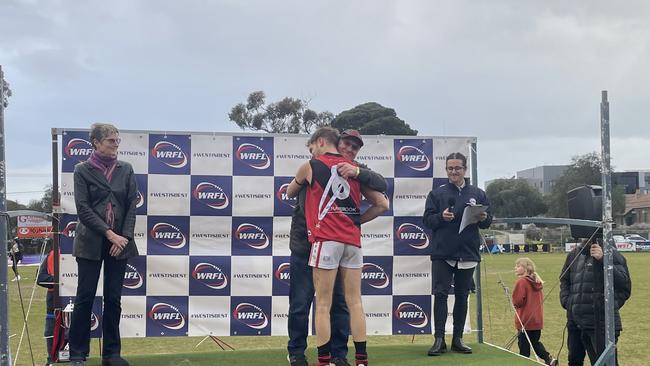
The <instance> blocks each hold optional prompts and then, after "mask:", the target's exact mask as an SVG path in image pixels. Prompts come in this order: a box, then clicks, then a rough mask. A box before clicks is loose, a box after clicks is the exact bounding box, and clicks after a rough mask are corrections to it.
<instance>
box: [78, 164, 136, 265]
mask: <svg viewBox="0 0 650 366" xmlns="http://www.w3.org/2000/svg"><path fill="white" fill-rule="evenodd" d="M137 195H138V187H137V184H136V181H135V175H134V173H133V167H132V166H131V164H129V163H127V162H124V161H119V160H118V161H117V166H116V167H115V170H114V171H113V177H112V179H111V182H110V183H109V182H108V181H107V180H106V177H104V174H103V173H102V172H101V171H100V170H99V169H97V168H95V167H94V166H92V165H91V164H90V163H88V162H83V163H79V164H77V165H76V166H75V168H74V201H75V205H76V206H77V215H78V216H79V222H78V224H77V229H76V233H75V238H74V246H73V251H72V254H73V255H74V256H75V257H79V258H84V259H91V260H100V259H102V253H103V250H104V245H110V244H109V243H108V240H107V239H106V235H105V234H106V231H107V230H108V229H109V226H108V225H107V224H106V205H107V204H108V203H109V202H110V203H111V204H112V205H113V213H114V218H115V220H114V224H113V232H115V233H116V234H118V235H122V236H124V237H126V238H127V239H129V243H128V244H127V245H126V248H124V250H123V251H122V252H121V253H120V254H119V255H118V256H117V259H125V258H130V257H133V256H137V255H138V248H137V247H136V245H135V241H134V240H133V230H134V228H135V205H136V204H137ZM105 242H106V243H105Z"/></svg>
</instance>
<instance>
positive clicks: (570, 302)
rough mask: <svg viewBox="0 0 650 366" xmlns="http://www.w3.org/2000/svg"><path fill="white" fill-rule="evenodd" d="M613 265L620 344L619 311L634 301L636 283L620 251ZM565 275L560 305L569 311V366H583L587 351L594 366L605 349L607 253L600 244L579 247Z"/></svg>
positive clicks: (572, 253)
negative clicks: (604, 252)
mask: <svg viewBox="0 0 650 366" xmlns="http://www.w3.org/2000/svg"><path fill="white" fill-rule="evenodd" d="M613 262H614V271H613V272H614V273H613V274H614V302H615V304H614V307H615V323H616V324H615V336H616V341H618V336H619V335H620V334H621V331H622V330H623V326H622V323H621V316H620V314H619V309H620V308H621V307H622V306H623V304H625V302H626V301H627V300H628V299H629V298H630V294H631V291H632V282H631V280H630V272H629V270H628V268H627V262H626V261H625V257H623V256H622V255H621V254H620V253H619V252H618V251H616V249H614V251H613ZM561 273H562V276H561V278H560V303H561V304H562V307H563V308H564V309H565V310H566V311H567V329H568V333H569V335H568V342H567V343H568V347H569V366H577V365H582V364H583V360H584V353H585V351H586V352H587V355H588V356H589V360H590V361H591V364H592V365H593V364H594V363H595V362H596V360H597V359H598V357H599V356H600V354H601V353H602V352H603V351H604V349H605V299H604V290H603V276H604V271H603V249H602V248H601V246H600V245H599V244H597V243H593V244H591V245H590V244H587V243H583V244H581V245H579V246H578V247H576V248H575V249H573V250H572V251H571V252H570V253H569V254H568V255H567V258H566V261H565V263H564V267H563V268H562V272H561ZM616 364H617V365H618V355H617V358H616Z"/></svg>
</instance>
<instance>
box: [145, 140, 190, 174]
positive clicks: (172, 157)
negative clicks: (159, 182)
mask: <svg viewBox="0 0 650 366" xmlns="http://www.w3.org/2000/svg"><path fill="white" fill-rule="evenodd" d="M151 155H153V157H155V158H156V159H158V160H159V161H160V162H161V163H163V164H165V165H167V166H168V167H170V168H176V169H179V168H183V167H184V166H186V165H187V156H186V155H185V153H184V152H183V150H182V149H181V148H180V147H179V146H178V145H176V144H174V143H171V142H169V141H160V142H158V143H156V145H154V147H153V149H151Z"/></svg>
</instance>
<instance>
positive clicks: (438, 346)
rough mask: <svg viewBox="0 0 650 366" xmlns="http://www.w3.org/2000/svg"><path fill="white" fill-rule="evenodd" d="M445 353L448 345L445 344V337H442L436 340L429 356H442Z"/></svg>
mask: <svg viewBox="0 0 650 366" xmlns="http://www.w3.org/2000/svg"><path fill="white" fill-rule="evenodd" d="M445 352H447V343H445V338H444V337H440V338H435V339H434V341H433V345H432V346H431V348H429V352H427V354H428V355H429V356H440V355H441V354H443V353H445Z"/></svg>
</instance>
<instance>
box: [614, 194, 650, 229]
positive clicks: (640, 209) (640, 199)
mask: <svg viewBox="0 0 650 366" xmlns="http://www.w3.org/2000/svg"><path fill="white" fill-rule="evenodd" d="M616 222H617V223H618V224H623V225H634V224H642V223H645V224H650V195H647V194H638V193H636V194H626V195H625V212H624V213H623V215H620V216H618V217H617V218H616Z"/></svg>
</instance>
